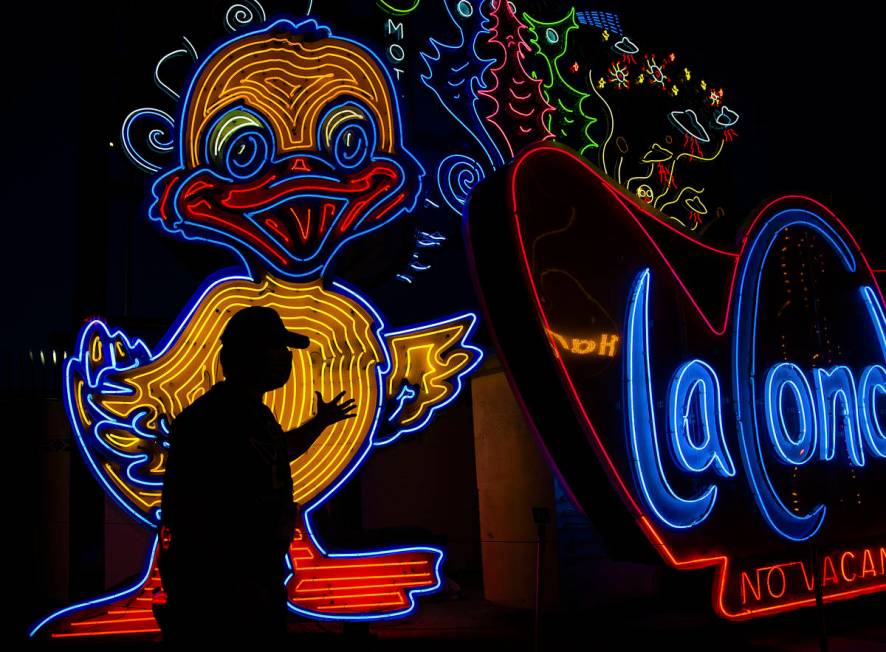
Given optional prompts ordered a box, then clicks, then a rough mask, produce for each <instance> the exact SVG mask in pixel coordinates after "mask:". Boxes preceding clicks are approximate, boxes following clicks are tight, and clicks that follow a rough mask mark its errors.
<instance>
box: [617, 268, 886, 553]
mask: <svg viewBox="0 0 886 652" xmlns="http://www.w3.org/2000/svg"><path fill="white" fill-rule="evenodd" d="M650 283H651V274H650V271H649V270H648V269H646V270H643V271H642V272H641V273H640V274H639V275H638V276H637V278H636V280H635V281H634V284H633V287H632V289H631V293H630V296H629V300H628V309H627V320H626V322H627V323H626V329H625V332H626V337H627V347H626V349H625V359H624V386H625V387H624V388H625V406H626V410H625V429H626V432H627V434H628V444H629V447H630V458H631V470H632V473H633V477H634V481H635V483H636V485H637V487H638V488H639V491H640V494H641V497H642V500H643V502H644V503H645V505H646V506H647V507H648V508H649V510H650V511H651V512H652V514H653V515H654V517H655V518H656V519H657V520H658V521H659V522H661V523H663V524H665V525H667V526H669V527H672V528H681V529H685V528H692V527H695V526H697V525H699V524H700V523H702V522H703V521H705V519H707V518H708V516H709V515H710V514H711V512H712V511H713V509H714V506H715V503H716V500H717V491H718V487H717V484H716V483H715V482H714V481H711V482H710V483H709V484H708V485H707V486H705V487H703V489H702V490H701V491H700V493H698V494H697V495H694V496H685V495H680V494H679V493H678V492H677V491H676V490H675V489H674V487H673V485H672V484H671V482H669V480H668V474H667V472H666V471H665V465H664V464H663V452H662V451H663V450H665V446H664V445H663V444H662V443H661V442H660V440H659V435H658V431H657V427H656V416H655V410H654V406H655V399H654V395H653V390H652V375H651V366H650V359H651V351H650V347H649V334H650V333H649V312H648V311H649V308H648V304H649V290H650ZM861 298H862V301H863V303H865V305H866V307H867V309H868V312H869V314H870V316H871V323H872V325H873V330H874V333H875V335H876V337H877V338H878V340H879V341H880V342H881V346H882V347H883V351H884V356H883V358H884V361H886V317H884V315H883V311H882V308H881V307H880V306H879V303H877V301H876V299H875V295H874V293H873V291H872V290H871V289H870V288H867V287H864V288H862V289H861ZM739 382H740V379H739ZM745 382H746V383H747V381H745ZM751 390H752V391H753V387H751ZM762 399H763V411H764V413H765V416H766V418H765V422H763V423H760V424H759V425H760V427H761V428H763V429H764V430H765V432H763V433H761V432H757V431H754V432H752V433H750V432H747V433H745V434H746V435H750V436H751V437H752V440H751V443H752V445H753V448H752V449H751V448H749V446H747V445H744V446H742V449H743V450H742V460H743V462H744V471H745V476H746V477H747V480H748V482H749V484H750V485H751V489H752V491H756V492H758V494H762V496H761V495H757V496H756V500H757V504H758V506H759V507H760V511H761V513H762V515H763V516H764V518H765V520H766V522H767V523H768V524H769V525H770V527H772V528H773V529H774V530H775V531H776V532H778V533H779V534H780V535H782V536H784V537H785V538H790V539H794V540H798V541H800V540H805V539H808V538H809V537H811V536H813V535H814V534H815V533H816V532H817V531H818V529H819V528H820V527H821V524H822V522H823V519H824V517H825V514H826V507H825V506H824V505H819V506H817V507H815V508H814V509H813V510H812V511H811V512H810V513H809V514H805V515H797V514H794V513H793V512H790V513H788V512H787V507H785V506H784V503H783V502H782V501H781V498H780V497H779V495H778V493H777V491H776V489H775V487H774V485H773V483H772V481H771V478H770V477H769V473H768V471H767V468H766V465H765V462H764V455H763V452H764V448H763V447H764V446H767V445H768V447H769V448H770V449H771V451H772V454H773V456H774V457H775V458H776V459H777V460H778V462H780V463H783V464H790V465H797V466H801V465H804V464H806V463H807V462H809V461H810V460H811V459H813V458H814V457H815V453H816V452H817V451H818V452H819V456H818V457H819V458H820V459H821V460H824V461H830V460H833V459H834V458H835V454H836V452H837V451H838V450H840V451H841V458H842V457H843V456H842V451H845V457H846V458H848V461H849V463H851V464H852V465H854V466H864V464H865V456H864V452H865V447H867V450H868V451H869V453H870V455H872V456H874V457H878V458H884V457H886V433H884V429H883V426H884V425H886V424H884V423H882V422H881V421H880V420H879V418H878V414H882V403H879V405H880V406H881V407H880V412H878V409H877V407H878V401H881V402H882V401H886V368H884V366H883V365H880V364H874V365H869V366H867V367H866V368H865V369H864V370H863V372H862V373H861V375H860V377H859V380H858V382H856V377H855V374H854V373H853V372H852V370H851V369H849V368H848V367H846V366H843V365H838V366H835V367H832V368H830V369H811V370H809V371H808V372H806V373H804V372H803V370H802V369H800V367H799V366H797V365H796V364H793V363H790V362H783V363H779V364H776V365H774V366H772V367H771V368H770V369H769V370H768V372H767V373H766V376H765V383H764V388H763V396H762ZM721 400H722V395H721V391H720V380H719V377H718V375H717V373H716V371H715V370H714V369H713V368H712V367H711V366H710V365H709V364H707V363H706V362H704V361H702V360H699V359H694V360H690V361H689V362H686V363H684V364H682V365H680V366H679V367H678V368H677V370H676V371H675V372H674V374H673V376H672V378H671V381H670V383H669V387H668V397H667V409H666V424H667V428H666V431H667V449H666V450H667V451H668V452H669V454H670V457H671V460H672V462H673V466H674V467H676V468H677V469H679V471H680V472H683V473H688V474H701V473H703V472H709V471H712V472H713V473H714V474H716V476H719V477H720V478H726V479H728V478H732V477H734V476H735V475H736V470H735V465H734V463H733V458H732V455H731V453H730V451H729V446H728V445H727V443H726V437H725V434H724V428H723V410H722V405H721ZM786 413H789V414H790V413H792V414H794V415H795V417H796V418H795V419H793V420H791V421H790V422H789V420H788V419H787V418H786ZM693 414H694V415H696V417H697V418H692V417H691V415H693ZM840 426H842V427H840ZM838 433H842V441H841V442H839V444H838V440H837V434H838ZM745 444H747V442H745ZM838 446H839V448H838ZM707 477H711V476H710V473H709V474H708V476H707ZM779 506H780V508H781V511H780V510H779ZM782 512H783V513H782ZM785 514H786V515H787V517H789V518H786V517H785Z"/></svg>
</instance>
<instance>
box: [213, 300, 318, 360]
mask: <svg viewBox="0 0 886 652" xmlns="http://www.w3.org/2000/svg"><path fill="white" fill-rule="evenodd" d="M221 342H222V346H233V347H241V346H242V347H249V348H254V347H256V346H260V345H262V344H270V345H272V346H273V345H277V344H283V345H285V346H288V347H289V348H291V349H306V348H308V345H309V344H310V343H311V341H310V340H309V339H308V338H307V337H305V336H304V335H300V334H299V333H293V332H291V331H288V330H286V326H284V325H283V320H282V319H280V315H278V314H277V311H276V310H274V309H273V308H265V307H263V306H250V307H249V308H243V309H242V310H240V311H238V312H237V313H235V314H234V316H233V317H231V320H230V321H229V322H228V325H227V326H225V330H224V332H223V333H222V336H221Z"/></svg>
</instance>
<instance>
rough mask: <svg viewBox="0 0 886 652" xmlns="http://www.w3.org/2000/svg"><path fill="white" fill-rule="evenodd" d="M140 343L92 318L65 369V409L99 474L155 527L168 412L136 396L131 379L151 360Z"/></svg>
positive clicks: (126, 504) (111, 492)
mask: <svg viewBox="0 0 886 652" xmlns="http://www.w3.org/2000/svg"><path fill="white" fill-rule="evenodd" d="M151 359H152V358H151V352H150V350H149V349H148V347H147V346H146V345H145V343H144V342H142V341H141V340H138V339H132V338H130V337H128V336H127V335H126V334H125V333H123V332H122V331H119V330H117V331H111V330H110V329H109V328H108V326H107V325H106V324H104V323H103V322H101V321H92V322H90V323H88V324H87V325H86V326H84V327H83V328H82V329H81V331H80V336H79V339H78V346H77V349H76V350H75V352H74V355H72V356H71V357H70V358H69V359H68V361H67V363H66V365H65V370H64V386H65V407H66V409H67V412H68V418H69V419H70V422H71V425H72V427H73V430H74V434H75V438H76V440H77V445H78V447H79V448H80V452H81V453H82V454H83V457H84V458H85V459H86V461H87V463H88V465H89V467H90V469H91V471H92V472H93V474H94V475H95V477H96V479H97V480H98V481H99V482H100V483H101V484H102V486H104V488H105V489H106V490H107V491H108V494H109V495H110V496H111V497H113V498H114V499H115V500H116V502H117V503H118V504H119V505H120V506H121V507H123V508H124V509H125V510H126V511H127V512H129V513H130V514H132V515H133V516H135V517H136V519H137V520H139V521H141V522H143V523H145V524H146V525H148V526H149V527H155V525H156V522H157V511H158V510H159V508H160V497H161V490H162V486H163V469H164V464H165V461H166V451H167V447H168V441H167V439H166V436H167V435H168V432H169V415H168V414H167V413H166V412H165V411H164V409H163V406H162V404H161V403H160V402H159V401H153V400H150V398H149V397H148V399H147V400H145V397H140V398H139V399H136V398H135V387H134V386H133V385H132V384H131V383H130V382H129V381H128V378H129V377H131V376H132V375H133V374H134V373H136V372H137V371H141V370H142V369H144V368H145V367H146V366H147V365H149V364H150V362H151Z"/></svg>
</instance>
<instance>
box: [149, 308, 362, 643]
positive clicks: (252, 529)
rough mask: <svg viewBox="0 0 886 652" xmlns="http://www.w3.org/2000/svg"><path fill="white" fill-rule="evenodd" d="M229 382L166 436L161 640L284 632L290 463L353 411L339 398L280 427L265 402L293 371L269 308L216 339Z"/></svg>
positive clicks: (235, 321) (289, 338)
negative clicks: (304, 418) (288, 428)
mask: <svg viewBox="0 0 886 652" xmlns="http://www.w3.org/2000/svg"><path fill="white" fill-rule="evenodd" d="M221 342H222V349H221V365H222V370H223V372H224V376H225V379H224V380H223V381H220V382H218V383H216V384H215V385H214V386H213V387H212V388H211V389H210V390H209V391H208V392H207V393H206V394H204V395H203V396H201V397H200V398H198V399H197V400H196V401H194V402H193V403H192V404H191V405H190V406H188V407H187V408H185V409H184V410H183V411H182V413H181V414H180V415H179V416H178V418H177V419H176V420H175V421H174V422H173V424H172V426H171V429H170V435H169V439H170V449H169V458H168V461H167V464H166V472H165V477H164V486H163V499H162V510H161V532H162V537H161V539H162V543H161V552H160V561H159V568H160V574H161V577H162V580H163V587H164V590H165V591H166V594H167V603H166V605H164V607H163V608H161V609H160V610H159V611H161V613H158V614H157V618H158V621H159V622H160V625H161V627H162V629H163V632H164V639H165V640H168V641H172V642H175V641H177V640H183V639H188V640H193V639H195V638H201V639H205V638H207V637H212V636H218V637H225V638H227V637H231V636H233V637H235V638H239V637H249V638H251V639H254V638H264V639H267V638H272V639H273V638H280V637H282V636H283V635H285V629H286V590H285V587H284V582H285V567H284V556H285V554H286V552H287V549H288V546H289V542H290V538H291V536H292V533H293V528H294V527H295V522H296V517H297V514H298V506H297V505H296V504H295V503H293V501H292V477H291V474H290V466H289V463H290V460H293V459H295V458H296V457H298V456H299V455H301V454H302V453H303V452H305V451H306V450H307V449H308V448H309V447H310V445H311V444H312V443H313V441H314V440H315V439H316V438H317V437H318V436H319V435H320V434H321V433H322V432H323V430H324V429H326V428H327V427H328V426H330V425H332V424H334V423H336V422H338V421H341V420H343V419H347V418H350V417H352V416H353V410H354V409H355V408H356V406H355V404H354V401H353V399H349V400H343V397H344V392H342V393H340V394H339V395H338V396H336V397H335V398H334V399H332V400H331V401H329V402H324V401H323V398H322V396H321V395H320V392H316V398H317V409H316V414H315V416H314V417H313V418H312V419H310V420H309V421H308V422H306V423H305V424H303V425H301V426H300V427H299V428H296V429H295V430H291V431H289V432H283V430H282V428H281V427H280V425H279V423H277V420H276V419H275V417H274V414H273V413H272V412H271V410H270V409H269V408H268V407H267V406H265V405H264V404H263V403H262V397H263V395H264V394H265V392H268V391H271V390H274V389H277V388H279V387H282V386H284V385H285V384H286V383H287V382H288V381H289V377H290V374H291V372H292V354H291V352H290V351H289V349H290V348H298V349H304V348H307V347H308V345H309V344H310V342H309V340H308V338H307V337H305V336H304V335H300V334H298V333H292V332H290V331H287V330H286V328H285V326H284V325H283V321H282V320H281V319H280V316H279V315H278V314H277V313H276V312H275V311H274V310H273V309H271V308H264V307H249V308H244V309H242V310H240V311H239V312H237V313H236V314H235V315H234V316H233V317H232V318H231V319H230V321H229V322H228V324H227V326H226V327H225V330H224V332H223V333H222V336H221Z"/></svg>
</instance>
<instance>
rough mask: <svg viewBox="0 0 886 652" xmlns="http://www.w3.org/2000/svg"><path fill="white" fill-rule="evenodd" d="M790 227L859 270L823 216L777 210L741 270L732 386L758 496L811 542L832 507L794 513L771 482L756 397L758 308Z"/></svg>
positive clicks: (779, 525) (777, 522)
mask: <svg viewBox="0 0 886 652" xmlns="http://www.w3.org/2000/svg"><path fill="white" fill-rule="evenodd" d="M789 227H800V228H802V229H808V230H811V231H815V232H816V233H817V234H818V235H819V236H821V237H822V238H823V239H824V240H825V241H827V243H828V245H830V248H831V250H832V251H833V253H834V254H836V255H837V257H838V258H839V260H840V262H841V264H842V265H843V268H844V269H845V270H846V271H848V272H854V271H855V269H856V262H855V257H854V256H853V254H852V251H851V250H850V249H849V247H848V246H847V245H846V242H845V241H844V239H843V238H842V237H841V236H840V234H838V233H837V232H836V231H835V230H834V228H833V227H832V226H831V225H830V224H828V223H827V222H826V221H825V220H824V219H822V218H821V216H819V215H817V214H815V213H813V212H812V211H809V210H805V209H796V208H792V209H787V210H783V211H781V212H779V213H777V214H775V215H773V216H772V217H771V218H770V219H769V220H768V221H767V222H766V223H765V224H764V225H763V226H762V228H761V229H760V230H759V232H758V233H756V234H755V235H754V236H753V237H752V238H751V239H750V240H749V241H748V244H747V248H746V250H745V254H744V255H743V256H742V259H741V262H740V267H739V271H738V274H737V281H738V282H737V284H736V297H735V299H736V300H735V313H734V322H733V328H734V332H733V348H732V374H733V376H732V387H733V393H734V399H735V418H736V425H737V428H738V442H739V447H740V449H741V457H742V463H743V466H744V470H745V475H746V476H747V479H748V484H749V485H750V490H751V494H752V495H753V497H754V501H755V502H756V503H757V507H758V508H759V509H760V513H761V514H762V515H763V518H764V519H765V520H766V522H767V523H768V524H769V526H770V527H772V529H773V530H775V531H776V532H778V534H780V535H781V536H782V537H784V538H786V539H790V540H792V541H806V540H807V539H809V538H811V537H813V536H815V533H816V532H818V530H819V529H820V528H821V525H822V523H823V522H824V517H825V514H826V512H827V508H826V507H825V506H824V505H817V506H816V507H815V508H813V509H812V510H811V511H810V512H809V513H808V514H795V513H794V512H792V511H791V510H790V509H789V508H788V507H787V506H786V505H785V504H784V502H782V500H781V498H780V497H779V495H778V491H777V490H776V488H775V487H774V486H773V485H772V481H771V479H770V477H769V473H768V471H767V469H766V462H765V460H764V457H763V446H762V442H761V441H760V434H761V431H762V428H761V426H762V424H761V423H760V419H759V415H758V412H759V409H758V400H757V399H758V398H759V397H758V390H757V382H758V380H757V378H758V376H757V374H758V371H757V359H756V358H757V321H758V317H759V316H758V314H757V312H758V310H759V306H760V285H761V282H762V280H763V269H764V267H765V262H766V260H767V258H768V257H769V251H770V250H771V249H772V247H773V245H774V244H775V243H776V241H777V240H778V237H779V235H780V234H781V232H782V231H783V230H784V229H786V228H789ZM800 391H801V392H802V389H801V390H800ZM807 432H808V428H807ZM804 436H805V435H804ZM782 443H786V442H782Z"/></svg>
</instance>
